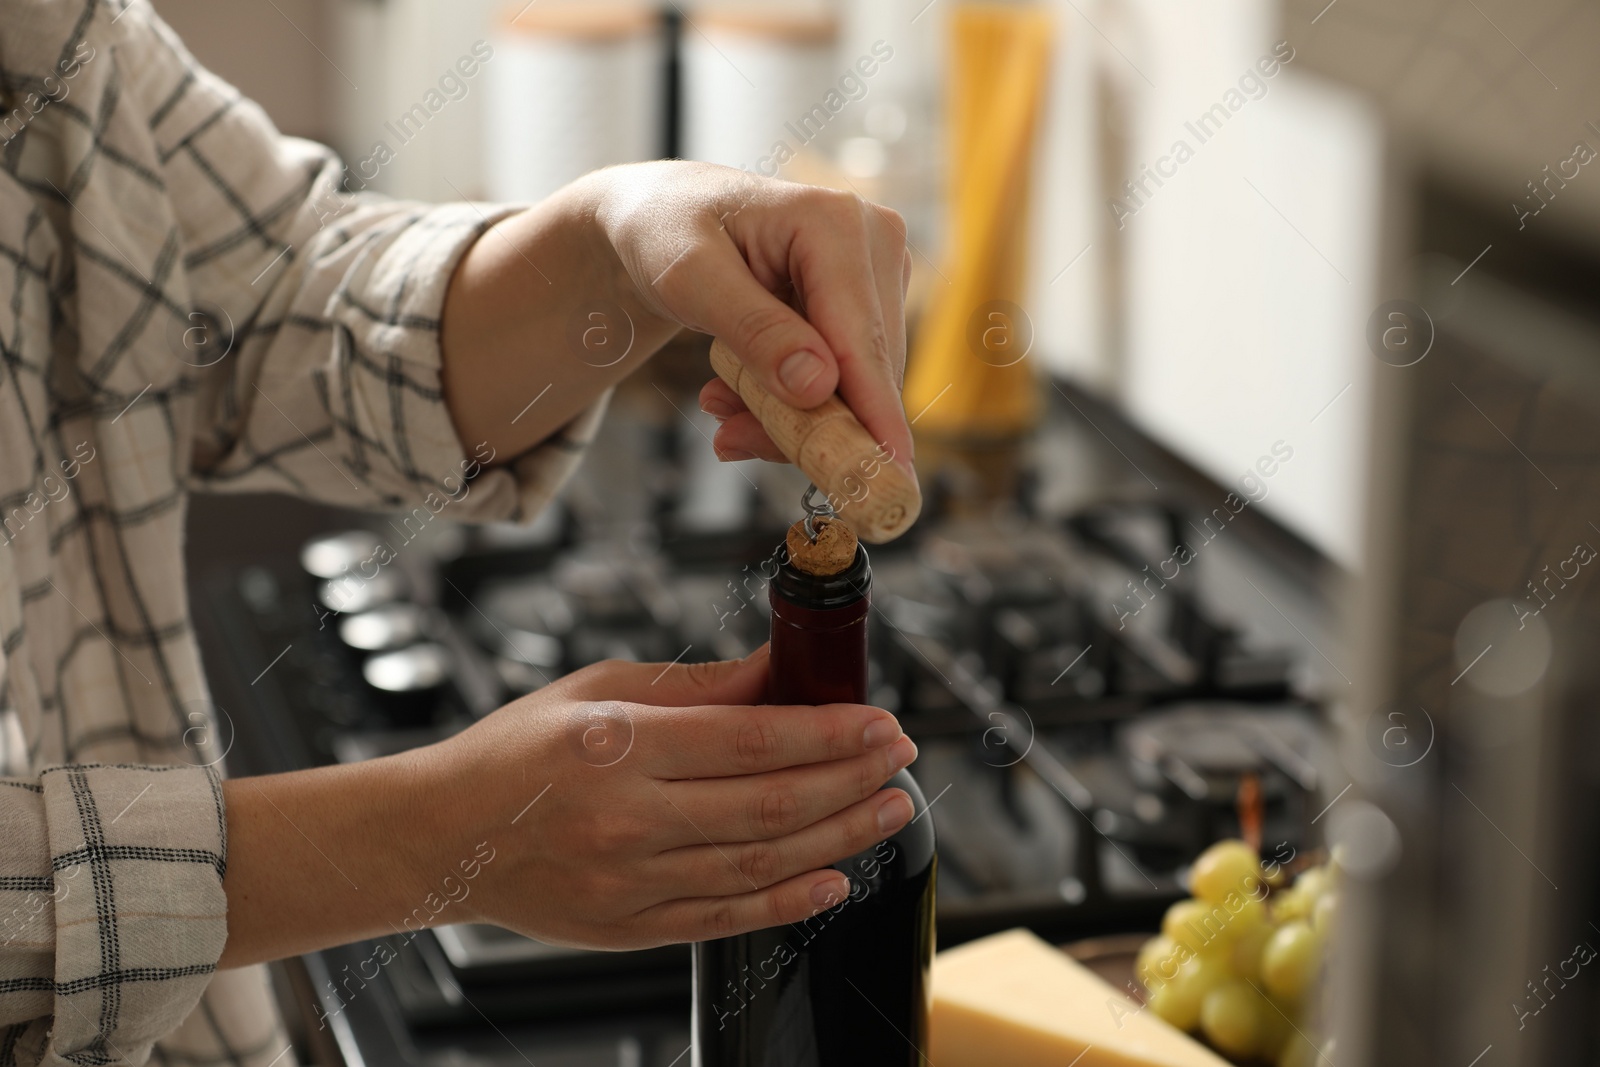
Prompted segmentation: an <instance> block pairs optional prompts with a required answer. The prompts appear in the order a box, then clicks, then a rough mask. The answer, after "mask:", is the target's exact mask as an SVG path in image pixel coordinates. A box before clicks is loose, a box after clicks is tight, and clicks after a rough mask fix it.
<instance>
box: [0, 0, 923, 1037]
mask: <svg viewBox="0 0 1600 1067" xmlns="http://www.w3.org/2000/svg"><path fill="white" fill-rule="evenodd" d="M0 27H3V28H0V78H3V82H0V88H3V89H4V90H5V93H6V101H5V103H6V108H7V111H6V114H5V115H4V116H3V117H0V136H3V137H4V138H5V141H4V145H3V148H0V160H3V164H4V166H3V169H0V279H3V281H0V291H4V292H5V294H6V299H5V300H3V301H0V351H3V355H4V361H5V377H4V380H3V382H0V525H3V526H4V530H5V533H4V537H3V540H4V544H3V545H0V711H3V712H4V713H5V718H4V720H0V721H3V722H4V723H5V729H7V730H8V731H9V732H10V734H11V736H12V737H13V738H14V739H15V738H17V737H19V736H20V739H21V741H22V744H20V745H16V744H10V745H6V746H4V747H3V749H0V751H4V752H6V753H9V754H10V759H9V765H7V766H5V767H3V768H0V772H3V774H4V775H5V777H4V778H3V779H0V931H3V933H0V1064H9V1063H20V1064H38V1063H62V1062H67V1061H68V1060H71V1061H72V1062H78V1063H82V1062H95V1063H124V1062H126V1063H139V1062H143V1061H144V1060H145V1059H146V1058H147V1057H151V1056H153V1057H154V1058H155V1060H156V1061H157V1062H174V1063H186V1064H209V1063H247V1064H269V1063H276V1064H287V1063H289V1062H290V1059H291V1058H292V1057H291V1056H289V1055H287V1040H286V1039H285V1037H284V1036H283V1032H282V1028H281V1026H280V1025H279V1022H278V1020H277V1017H276V1014H275V1012H274V1009H273V1007H272V1004H271V1001H270V999H269V998H268V996H267V990H266V986H265V982H264V980H263V976H262V972H261V968H260V967H257V966H252V965H254V964H258V963H260V962H261V961H265V960H270V959H275V958H279V957H283V956H286V955H290V954H294V953H299V952H305V951H309V950H313V949H317V948H319V947H323V946H328V945H334V944H339V943H343V942H348V941H352V940H355V939H359V938H365V937H371V936H377V935H383V934H391V933H394V932H395V931H398V930H411V929H415V928H416V927H417V926H418V924H419V922H422V921H433V920H434V917H436V921H439V922H458V921H465V920H471V921H480V922H493V923H498V924H500V925H503V926H507V927H510V928H512V929H515V930H519V931H522V932H524V933H527V934H530V935H534V936H537V937H540V938H543V939H546V940H550V941H555V942H560V943H565V944H573V945H588V946H596V947H605V948H632V947H641V946H646V945H656V944H662V943H665V942H671V941H686V940H693V939H701V938H708V937H715V936H720V935H726V934H730V933H734V932H738V931H743V930H748V929H753V928H757V927H764V926H770V925H774V924H777V923H782V922H792V921H798V920H800V919H803V918H805V917H807V916H809V915H811V914H812V913H814V912H815V911H816V910H817V909H819V908H821V907H825V906H827V905H829V904H830V903H833V902H834V901H837V900H838V899H840V898H842V896H843V894H844V893H845V891H846V885H845V884H844V879H843V877H842V876H841V875H839V874H838V873H837V872H834V871H831V870H829V869H828V865H829V864H830V863H832V862H833V861H835V860H837V859H840V858H843V857H844V856H847V855H850V854H852V853H854V852H856V851H858V850H860V849H861V848H863V847H866V846H868V845H870V844H871V843H873V842H875V841H878V840H881V839H882V838H883V837H884V836H886V835H887V834H889V833H892V832H893V831H895V830H896V829H898V828H899V827H900V826H901V825H903V824H904V823H905V821H906V820H908V819H909V818H910V816H911V807H910V803H909V800H908V799H907V798H906V797H905V795H904V794H903V793H901V792H899V791H897V790H885V791H883V792H881V793H880V792H879V791H878V787H879V786H880V785H881V784H882V783H883V782H884V781H885V780H886V779H887V778H888V777H889V776H890V775H891V774H893V773H894V772H895V771H896V770H897V769H899V768H900V767H902V766H904V765H905V764H907V763H909V762H910V760H911V759H912V758H913V757H914V755H915V749H914V747H913V746H912V744H911V742H910V741H909V740H908V739H906V738H905V737H904V736H903V735H902V733H901V731H900V728H899V725H898V724H897V723H896V722H895V721H894V719H893V718H891V717H890V716H889V715H887V714H886V713H884V712H882V711H880V710H877V709H873V708H866V707H856V706H834V707H828V708H822V709H810V708H804V709H801V708H785V707H752V706H750V705H752V704H754V702H755V701H757V700H758V699H759V698H760V694H761V691H762V687H763V683H764V677H765V661H764V652H762V653H757V654H756V655H754V656H752V657H750V658H749V659H747V660H745V661H741V662H737V663H719V664H709V665H701V666H681V665H680V666H676V667H673V668H671V669H670V670H665V671H664V669H663V667H662V666H661V665H653V666H649V665H630V664H620V663H605V664H600V665H597V666H595V667H592V668H589V669H587V670H584V671H580V672H578V673H576V674H574V675H571V676H569V677H567V678H565V679H563V680H561V681H559V682H557V683H556V684H554V685H551V686H549V687H547V688H545V689H542V690H540V691H538V692H537V693H535V694H532V695H530V696H528V697H526V698H524V699H522V700H519V701H517V702H515V703H513V704H511V705H509V706H507V707H505V708H502V709H501V710H500V711H498V712H496V713H495V714H493V715H491V716H489V717H488V718H487V719H485V720H484V721H483V722H481V723H479V724H478V725H476V726H475V727H473V728H472V729H470V730H467V731H466V732H465V733H463V734H461V735H458V736H457V737H455V738H452V739H451V740H449V741H447V742H444V743H441V744H437V745H433V746H430V747H427V748H424V749H420V750H417V751H415V752H412V753H407V754H405V755H402V756H398V757H394V758H390V759H382V760H374V761H372V762H370V763H364V764H360V765H355V766H347V767H333V768H320V769H316V770H313V771H307V772H301V773H296V774H286V775H276V776H270V777H263V778H257V779H248V780H236V781H224V780H222V779H221V778H220V776H219V775H218V774H217V773H216V772H215V769H214V768H211V767H207V766H197V765H196V764H200V763H206V762H209V761H208V760H202V759H198V758H196V756H195V752H196V750H197V748H196V746H195V744H194V743H193V742H194V738H195V730H196V729H197V722H196V717H195V716H194V715H193V714H192V712H191V709H192V708H194V707H195V706H196V704H197V702H202V701H203V700H204V698H205V694H206V688H205V682H204V680H203V678H202V677H201V673H200V665H199V657H198V655H197V652H196V648H195V642H194V638H193V634H192V632H191V629H190V623H189V620H188V617H187V614H186V608H185V604H186V599H185V591H184V583H183V573H182V546H181V539H182V537H181V534H182V530H183V514H184V507H185V499H186V494H187V493H188V492H189V491H190V490H191V489H195V488H198V489H212V490H217V489H221V490H252V491H260V490H280V491H288V492H293V493H298V494H302V495H305V496H309V497H314V498H318V499H322V500H328V501H331V502H334V503H338V504H346V505H349V504H357V505H366V506H369V507H372V508H376V509H391V510H394V509H410V508H412V507H414V506H417V505H419V504H420V503H421V502H422V501H424V500H425V499H426V498H427V497H428V496H429V495H430V494H435V495H436V494H438V493H441V492H443V493H445V494H447V495H448V496H449V497H450V498H451V499H452V500H453V501H454V503H452V504H451V506H450V509H449V513H450V514H451V515H453V516H456V517H460V518H470V519H476V520H506V519H527V518H528V517H530V516H531V515H533V514H534V513H535V512H537V511H538V509H539V508H541V507H542V506H544V505H545V504H546V503H547V502H548V501H549V499H550V498H551V495H552V494H553V493H554V492H555V491H556V489H557V487H558V486H559V485H560V483H561V481H562V479H563V478H564V477H566V475H567V474H568V473H569V472H570V471H571V470H572V469H573V467H574V465H575V464H576V462H577V460H578V457H579V454H580V453H581V451H582V448H583V446H584V445H585V444H586V443H587V442H588V441H589V440H590V439H591V438H592V437H593V436H594V435H595V434H597V433H601V432H604V429H603V426H602V425H601V414H602V409H603V407H604V404H605V398H606V395H607V391H608V389H609V388H610V387H611V386H612V385H614V384H615V383H616V382H617V381H618V380H619V379H620V378H621V377H622V376H623V375H625V374H628V373H629V372H631V371H632V370H633V369H635V368H636V367H638V366H639V365H640V363H641V362H642V361H643V360H644V359H645V358H647V357H648V355H649V353H650V352H652V351H654V350H655V349H656V348H657V347H659V346H660V345H661V344H663V343H664V342H665V341H666V340H667V338H668V337H669V336H670V335H671V334H673V333H674V332H675V331H676V330H678V329H679V328H680V327H681V326H684V325H687V326H690V327H692V328H694V329H697V330H701V331H704V332H707V333H714V334H717V335H719V336H721V337H723V338H725V339H726V340H727V341H728V342H729V343H730V344H731V345H732V347H733V349H734V350H735V352H736V353H737V354H738V355H739V356H740V358H741V359H743V360H744V361H745V363H746V364H747V365H748V366H749V367H750V368H751V369H752V370H753V371H754V372H755V373H756V374H757V376H758V377H759V379H760V380H761V381H762V382H763V383H764V384H765V385H766V386H767V387H768V388H769V389H770V390H772V391H773V392H774V393H776V394H777V395H778V396H780V397H782V398H784V399H785V400H787V401H789V402H790V403H793V404H795V405H798V406H801V407H811V406H815V405H816V404H819V403H821V402H822V401H823V400H824V399H825V398H827V397H828V396H830V395H832V394H833V393H834V392H835V390H836V389H837V391H838V392H839V393H840V395H842V397H843V398H844V399H845V401H846V402H847V403H848V404H849V405H850V406H851V407H852V408H853V409H854V411H855V412H856V414H857V415H858V416H859V417H860V418H861V420H862V422H863V423H864V424H865V425H866V426H867V427H868V429H869V430H870V431H871V432H872V433H873V434H874V435H875V436H876V437H877V438H878V439H879V440H881V441H883V442H885V443H886V444H887V446H888V447H889V448H891V449H892V450H893V452H894V454H895V455H896V456H898V457H900V460H899V461H900V462H902V463H908V462H909V457H910V454H911V441H910V434H909V430H908V428H907V426H906V423H905V418H904V413H903V411H902V409H901V407H900V403H899V389H898V386H899V381H900V376H901V368H902V363H903V359H904V334H903V325H902V300H903V296H904V285H905V281H906V276H907V271H908V268H909V260H908V258H907V255H906V251H905V244H904V240H903V238H902V232H903V227H902V226H901V223H900V220H899V219H898V217H896V216H895V215H894V214H893V213H892V212H889V211H887V210H884V209H881V208H877V207H874V206H872V205H868V204H863V203H862V202H861V201H859V200H858V199H857V198H855V197H849V196H842V195H838V194H835V193H831V192H825V191H820V190H814V189H807V188H803V187H799V186H793V185H789V184H785V183H781V182H771V181H763V180H758V179H754V178H751V177H749V176H747V175H744V174H741V173H739V172H735V171H729V170H726V169H723V168H717V167H710V166H702V165H698V164H690V163H670V162H669V163H652V164H644V165H638V166H630V167H619V168H615V169H612V170H608V171H604V172H600V173H597V174H593V175H590V176H588V177H587V178H584V179H582V180H580V181H578V182H576V183H574V184H573V185H571V186H569V187H568V188H566V189H564V190H562V191H561V192H559V193H558V194H556V195H555V196H553V197H552V198H550V199H549V200H548V201H546V202H544V203H542V204H539V205H537V206H535V207H532V208H526V209H519V208H515V207H495V206H482V207H478V206H472V205H466V204H454V205H448V206H439V207H430V206H425V205H419V204H408V203H396V202H392V201H386V200H382V199H379V198H374V197H367V196H355V197H346V196H344V195H342V194H339V193H338V192H337V181H338V175H339V167H338V165H337V162H336V160H334V158H333V157H332V156H331V154H330V153H328V152H327V151H326V150H325V149H323V148H321V147H319V146H316V145H312V144H309V143H306V142H303V141H297V140H294V139H290V138H284V137H281V136H279V135H278V133H277V132H276V131H275V130H274V129H273V128H272V126H271V125H270V124H269V123H268V121H267V120H266V118H265V117H264V115H263V114H262V112H261V111H260V110H259V109H258V108H257V107H255V106H254V105H253V104H251V103H250V102H249V101H247V100H243V99H241V98H240V97H239V96H238V94H237V93H236V92H235V91H234V90H233V89H232V88H231V87H229V86H228V85H226V84H225V83H223V82H222V81H220V80H218V79H217V78H215V77H214V76H212V75H211V74H210V73H208V72H207V71H205V70H203V69H201V68H200V67H199V66H198V65H197V64H196V63H195V61H194V60H193V58H192V57H190V56H189V54H188V53H187V52H186V51H185V50H184V48H183V46H182V44H181V43H180V42H179V41H178V40H177V39H176V38H175V37H174V35H173V34H172V32H171V31H170V30H169V29H168V28H167V27H166V26H165V25H164V24H162V22H161V21H160V19H159V18H157V17H156V15H155V14H154V12H153V11H152V10H151V8H150V7H149V5H148V3H147V2H146V0H132V2H127V3H123V2H122V0H113V2H111V3H109V4H101V3H98V2H96V0H0ZM774 294H778V295H774ZM794 307H798V308H802V309H803V310H804V313H805V314H804V317H802V316H801V315H800V314H797V313H796V311H795V310H793V308H794ZM596 313H601V314H602V316H604V315H610V316H611V317H612V318H615V316H617V315H618V314H620V315H622V316H624V317H625V318H626V320H628V322H627V323H626V325H627V327H628V329H630V330H631V331H632V336H633V338H634V341H633V347H632V349H631V350H630V352H629V355H628V357H627V358H625V359H623V360H621V361H620V362H616V363H614V364H610V365H607V366H596V365H595V364H597V363H602V362H607V361H605V360H596V359H593V358H585V356H586V355H588V353H587V352H586V351H585V350H584V344H583V343H582V342H581V340H580V342H578V343H574V342H573V341H572V338H574V337H577V338H580V339H581V338H582V337H583V331H584V329H586V328H588V324H591V323H594V322H596V321H599V320H595V319H594V318H593V316H594V315H595V314H596ZM605 321H609V320H605ZM574 324H577V325H576V326H575V325H574ZM701 403H702V405H703V406H704V408H705V410H707V411H708V412H710V413H712V414H714V415H716V416H717V417H718V418H719V419H721V420H722V427H721V429H720V430H719V432H718V435H717V439H716V445H717V449H718V453H719V455H721V456H722V458H724V459H735V458H744V457H747V456H761V457H764V458H768V459H779V458H781V457H780V456H779V455H778V454H777V452H776V450H775V448H774V447H773V445H772V442H771V441H770V440H769V439H768V438H767V437H766V435H765V434H764V433H763V432H762V430H761V428H760V426H759V424H758V423H757V422H756V421H755V420H754V419H753V417H752V416H751V415H750V414H749V413H748V412H747V411H745V410H744V407H743V405H742V404H741V403H740V401H739V399H738V397H737V396H735V395H734V394H733V393H732V392H731V391H730V390H728V389H727V388H726V387H725V386H723V385H722V384H721V383H720V382H718V381H715V380H713V381H712V382H710V383H709V384H708V385H707V386H706V388H705V389H704V390H703V392H702V394H701ZM464 475H465V476H467V477H470V478H471V479H472V480H471V481H470V483H467V485H470V492H467V491H466V486H464V484H463V482H462V481H461V479H462V477H463V476H464ZM620 720H626V721H627V722H628V723H629V724H630V727H631V730H632V733H633V746H632V749H631V750H630V751H629V754H628V756H627V758H625V759H622V760H620V761H618V762H616V763H613V764H610V765H608V766H605V767H596V766H594V765H593V763H592V761H586V760H585V759H584V758H583V756H584V747H583V740H582V733H583V732H584V731H586V730H591V729H593V728H594V724H595V723H597V722H598V723H611V722H616V721H620ZM206 725H207V724H206V723H205V721H204V719H203V718H201V719H200V721H199V723H198V728H199V729H200V731H201V733H203V732H204V727H205V726H206ZM200 750H202V751H204V750H205V749H204V746H203V745H202V746H200ZM452 887H453V888H452ZM445 900H448V901H449V904H448V906H444V905H443V904H442V903H440V902H442V901H445ZM418 916H421V917H422V919H420V920H419V918H418Z"/></svg>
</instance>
